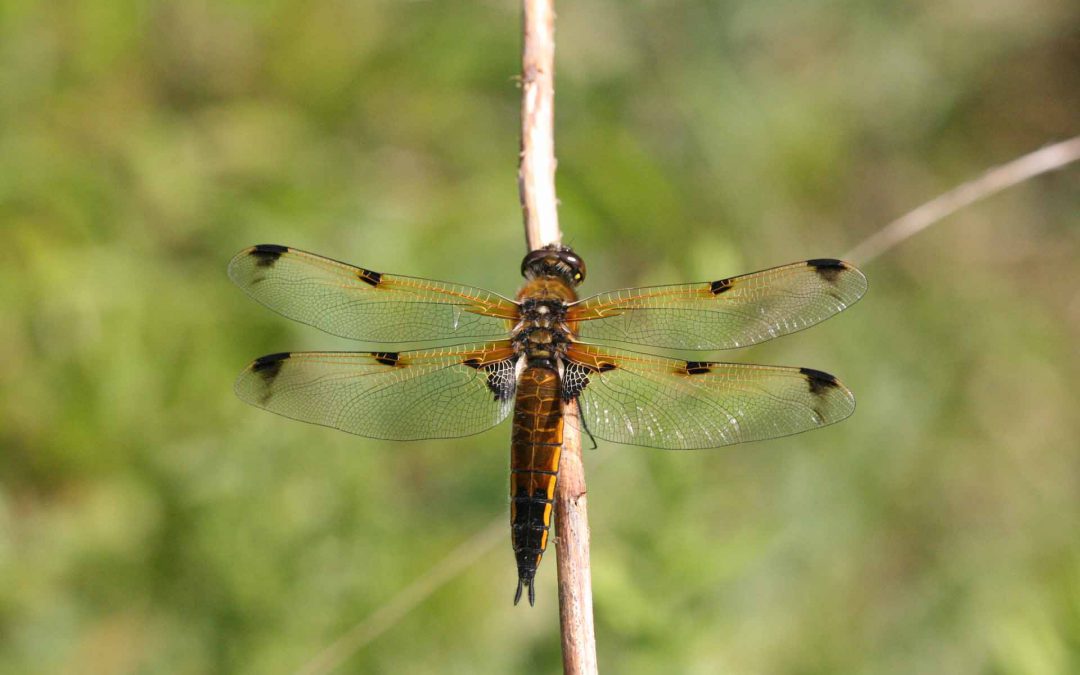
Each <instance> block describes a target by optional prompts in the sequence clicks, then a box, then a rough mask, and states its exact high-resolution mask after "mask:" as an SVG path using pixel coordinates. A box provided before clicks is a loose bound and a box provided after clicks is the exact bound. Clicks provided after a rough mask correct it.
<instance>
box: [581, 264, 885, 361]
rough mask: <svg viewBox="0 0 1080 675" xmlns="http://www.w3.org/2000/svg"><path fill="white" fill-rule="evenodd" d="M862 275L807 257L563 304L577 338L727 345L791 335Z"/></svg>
mask: <svg viewBox="0 0 1080 675" xmlns="http://www.w3.org/2000/svg"><path fill="white" fill-rule="evenodd" d="M865 292H866V277H864V276H863V274H862V272H860V271H859V270H857V269H855V268H854V267H852V266H851V265H849V264H848V263H845V262H843V261H840V260H827V259H821V260H807V261H805V262H799V263H793V264H791V265H784V266H783V267H774V268H773V269H769V270H765V271H763V272H755V273H753V274H746V275H743V276H738V277H731V278H729V279H720V280H717V281H705V282H701V283H695V284H682V285H678V286H651V287H645V288H630V289H624V290H621V291H612V292H610V293H601V294H600V295H594V296H592V297H589V298H585V299H584V300H581V301H579V302H577V303H576V304H573V305H571V306H570V309H569V312H568V314H567V320H568V321H569V322H571V324H573V323H575V322H579V323H577V326H576V331H577V333H578V335H579V336H580V337H581V338H583V339H589V340H602V341H610V342H623V343H633V344H641V345H647V346H650V347H662V348H667V349H732V348H735V347H745V346H747V345H752V344H756V343H758V342H764V341H765V340H771V339H772V338H774V337H779V336H781V335H787V334H788V333H794V332H795V331H799V330H802V329H804V328H808V327H810V326H812V325H814V324H816V323H819V322H821V321H824V320H825V319H827V318H829V317H830V316H832V315H833V314H836V313H837V312H840V311H842V310H843V309H844V308H846V307H849V306H851V305H852V304H854V303H855V302H856V301H858V299H859V298H861V297H862V295H863V293H865Z"/></svg>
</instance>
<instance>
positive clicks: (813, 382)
mask: <svg viewBox="0 0 1080 675" xmlns="http://www.w3.org/2000/svg"><path fill="white" fill-rule="evenodd" d="M799 372H800V373H802V374H803V376H805V377H806V381H807V383H808V384H809V385H810V393H811V394H813V395H814V396H824V395H825V394H827V393H828V392H829V391H830V390H832V389H836V388H838V387H839V386H840V383H839V382H837V381H836V378H835V377H833V376H832V375H830V374H828V373H823V372H821V371H820V370H814V369H813V368H799Z"/></svg>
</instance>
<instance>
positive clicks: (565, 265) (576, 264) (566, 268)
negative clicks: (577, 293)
mask: <svg viewBox="0 0 1080 675" xmlns="http://www.w3.org/2000/svg"><path fill="white" fill-rule="evenodd" d="M521 274H522V276H524V277H525V278H526V279H530V280H531V279H538V278H541V277H557V278H559V279H562V280H563V281H565V282H566V283H568V284H570V285H571V286H578V285H580V284H581V282H582V281H585V261H584V260H582V259H581V258H580V257H578V254H577V253H574V252H573V251H572V250H571V249H570V247H569V246H560V245H559V244H548V245H547V246H545V247H544V248H540V249H537V250H535V251H532V252H530V253H529V254H528V255H527V256H525V259H524V260H522V261H521Z"/></svg>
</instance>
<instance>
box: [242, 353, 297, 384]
mask: <svg viewBox="0 0 1080 675" xmlns="http://www.w3.org/2000/svg"><path fill="white" fill-rule="evenodd" d="M288 358H289V353H288V352H280V353H278V354H267V355H266V356H260V357H259V358H257V359H255V362H254V363H252V364H251V372H253V373H258V374H259V375H260V376H261V377H262V379H263V381H264V382H265V383H266V384H267V385H269V384H270V383H272V382H273V381H274V379H275V378H277V376H278V374H279V373H280V372H281V366H282V364H283V363H285V360H286V359H288Z"/></svg>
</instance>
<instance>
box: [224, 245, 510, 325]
mask: <svg viewBox="0 0 1080 675" xmlns="http://www.w3.org/2000/svg"><path fill="white" fill-rule="evenodd" d="M229 278H231V279H232V280H233V281H234V282H236V285H237V286H239V287H240V288H242V289H244V291H245V292H247V294H248V295H250V296H251V297H253V298H255V299H256V300H258V301H259V302H261V303H262V304H264V305H266V306H267V307H269V308H270V309H273V310H274V311H277V312H280V313H281V314H284V315H285V316H287V317H289V318H290V319H295V320H297V321H301V322H303V323H306V324H310V325H312V326H315V327H316V328H320V329H322V330H324V331H326V332H328V333H332V334H334V335H340V336H342V337H347V338H353V339H356V340H366V341H369V342H425V341H433V340H459V341H460V340H477V339H495V338H500V337H505V336H506V334H507V332H508V330H509V328H510V327H511V326H512V325H513V324H514V323H515V322H516V321H517V317H518V305H517V303H515V302H513V301H512V300H509V299H508V298H504V297H502V296H501V295H498V294H497V293H492V292H490V291H484V290H481V289H478V288H469V287H467V286H457V285H454V284H447V283H443V282H441V281H431V280H428V279H419V278H416V277H406V276H398V275H393V274H383V273H380V272H373V271H371V270H366V269H363V268H361V267H354V266H352V265H346V264H345V263H340V262H337V261H336V260H331V259H330V258H324V257H322V256H318V255H314V254H312V253H305V252H304V251H299V250H297V249H293V248H288V247H285V246H277V245H275V244H262V245H259V246H253V247H252V248H249V249H246V250H244V251H241V252H240V253H238V254H237V255H236V257H234V258H233V259H232V262H230V263H229Z"/></svg>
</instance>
